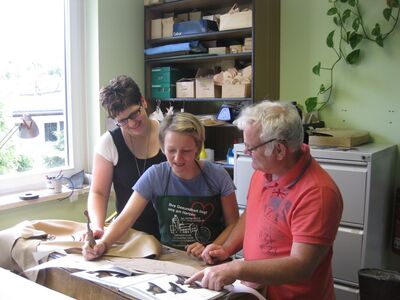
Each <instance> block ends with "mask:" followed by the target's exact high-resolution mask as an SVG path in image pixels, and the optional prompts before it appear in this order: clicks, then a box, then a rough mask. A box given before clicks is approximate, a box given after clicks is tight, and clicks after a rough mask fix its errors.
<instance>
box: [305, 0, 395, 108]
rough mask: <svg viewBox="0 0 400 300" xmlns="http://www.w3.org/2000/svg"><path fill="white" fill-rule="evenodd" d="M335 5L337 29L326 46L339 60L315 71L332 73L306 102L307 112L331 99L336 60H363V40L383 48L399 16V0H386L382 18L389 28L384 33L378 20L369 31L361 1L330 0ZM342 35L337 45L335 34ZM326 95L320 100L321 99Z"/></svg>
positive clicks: (350, 61)
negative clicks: (325, 83) (361, 46)
mask: <svg viewBox="0 0 400 300" xmlns="http://www.w3.org/2000/svg"><path fill="white" fill-rule="evenodd" d="M328 1H329V2H331V3H332V7H331V8H329V10H328V11H327V15H328V16H331V17H332V19H333V22H334V24H335V25H336V26H337V28H336V29H335V30H333V31H331V32H330V33H329V34H328V36H327V38H326V45H327V46H328V48H330V49H332V51H334V52H335V54H336V57H337V58H336V60H335V61H334V62H333V63H332V65H331V66H330V67H326V66H323V65H322V63H321V62H318V64H316V65H315V66H314V67H313V68H312V72H313V73H314V74H315V75H317V76H320V73H321V71H327V72H329V75H330V80H329V85H328V86H325V85H324V84H321V85H320V87H319V90H318V92H317V94H316V96H315V97H310V98H308V99H307V100H306V101H305V105H306V111H307V112H312V111H320V110H322V109H323V108H324V107H325V106H326V105H327V104H328V103H329V101H330V99H331V96H332V90H333V84H334V80H333V75H334V72H333V71H334V69H335V66H336V65H337V63H339V62H340V61H341V60H343V59H344V60H345V62H346V63H348V64H351V65H354V64H357V63H359V61H360V58H361V56H360V53H361V49H360V47H359V46H360V43H361V41H363V40H366V41H370V42H374V43H376V44H378V45H379V46H380V47H383V45H384V41H385V40H386V39H387V38H388V37H389V35H390V34H391V33H392V32H393V31H394V30H395V28H396V26H397V23H398V21H399V15H400V0H387V1H386V4H387V7H386V8H384V9H383V12H382V14H383V17H384V18H385V20H386V21H387V22H388V23H389V30H388V31H387V32H382V30H381V25H380V23H376V24H375V26H374V27H373V29H372V30H371V32H368V30H367V27H366V25H365V23H364V19H363V16H362V13H361V12H362V9H361V7H360V3H359V2H360V1H359V0H328ZM335 35H339V38H338V40H339V41H338V44H337V45H335V43H334V37H335ZM322 97H323V98H324V99H323V100H321V99H320V98H322Z"/></svg>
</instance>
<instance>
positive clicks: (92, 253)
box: [82, 240, 107, 260]
mask: <svg viewBox="0 0 400 300" xmlns="http://www.w3.org/2000/svg"><path fill="white" fill-rule="evenodd" d="M106 251H107V244H106V243H105V242H104V241H102V240H99V241H97V244H96V245H95V246H94V247H93V248H92V247H90V245H89V241H86V242H85V244H84V245H83V247H82V255H83V257H84V258H85V259H86V260H93V259H95V258H97V257H99V256H102V255H103V254H104V253H105V252H106Z"/></svg>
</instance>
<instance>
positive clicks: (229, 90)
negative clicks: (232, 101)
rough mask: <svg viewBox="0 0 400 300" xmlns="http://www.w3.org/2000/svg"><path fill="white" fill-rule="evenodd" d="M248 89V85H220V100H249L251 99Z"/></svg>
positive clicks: (249, 86)
mask: <svg viewBox="0 0 400 300" xmlns="http://www.w3.org/2000/svg"><path fill="white" fill-rule="evenodd" d="M250 88H251V85H250V83H238V84H230V83H224V84H223V85H222V98H249V97H251V90H250Z"/></svg>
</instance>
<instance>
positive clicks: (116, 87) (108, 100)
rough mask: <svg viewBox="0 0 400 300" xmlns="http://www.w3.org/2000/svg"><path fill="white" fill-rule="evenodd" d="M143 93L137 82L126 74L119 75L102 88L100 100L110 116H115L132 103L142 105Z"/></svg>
mask: <svg viewBox="0 0 400 300" xmlns="http://www.w3.org/2000/svg"><path fill="white" fill-rule="evenodd" d="M141 99H142V94H141V93H140V89H139V87H138V85H137V84H136V82H135V81H134V80H133V79H132V78H130V77H129V76H126V75H119V76H117V77H115V78H114V79H112V80H110V83H109V84H108V85H107V86H105V87H103V88H102V89H101V90H100V101H101V105H102V106H103V107H104V109H106V110H107V112H108V116H109V117H110V118H113V119H114V118H115V117H116V116H118V114H120V113H121V112H122V111H124V110H125V109H127V108H128V107H129V106H131V105H140V104H141Z"/></svg>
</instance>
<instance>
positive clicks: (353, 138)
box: [308, 128, 370, 147]
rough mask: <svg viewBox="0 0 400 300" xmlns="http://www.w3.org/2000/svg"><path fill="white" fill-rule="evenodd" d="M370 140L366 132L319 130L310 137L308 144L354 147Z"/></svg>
mask: <svg viewBox="0 0 400 300" xmlns="http://www.w3.org/2000/svg"><path fill="white" fill-rule="evenodd" d="M369 140H370V136H369V133H368V132H367V131H364V130H341V129H328V128H319V129H316V130H314V131H313V133H311V134H310V135H309V139H308V143H309V144H310V145H313V146H333V147H354V146H358V145H362V144H365V143H368V142H369Z"/></svg>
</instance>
